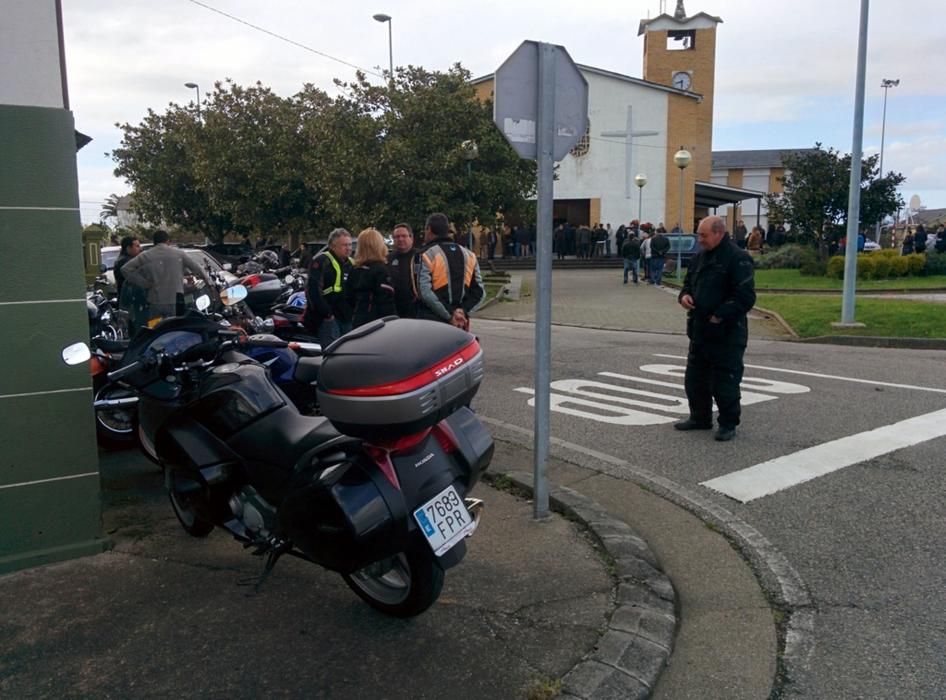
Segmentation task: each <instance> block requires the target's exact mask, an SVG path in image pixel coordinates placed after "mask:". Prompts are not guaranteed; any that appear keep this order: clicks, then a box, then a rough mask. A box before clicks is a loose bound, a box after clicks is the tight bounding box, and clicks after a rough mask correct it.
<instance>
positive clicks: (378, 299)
mask: <svg viewBox="0 0 946 700" xmlns="http://www.w3.org/2000/svg"><path fill="white" fill-rule="evenodd" d="M387 263H388V247H387V246H386V245H385V244H384V238H382V237H381V234H380V233H379V232H378V231H377V230H375V229H373V228H368V229H365V230H364V231H362V232H361V233H359V234H358V247H357V250H356V251H355V260H354V266H355V267H354V269H353V270H352V271H351V274H349V275H348V280H347V281H346V282H345V298H346V299H347V300H348V304H349V305H350V306H351V308H353V309H354V315H353V317H352V328H357V327H358V326H362V325H364V324H366V323H368V322H369V321H374V320H375V319H377V318H384V317H385V316H394V315H395V314H396V311H395V307H394V285H393V283H392V282H391V278H390V277H389V274H388V264H387Z"/></svg>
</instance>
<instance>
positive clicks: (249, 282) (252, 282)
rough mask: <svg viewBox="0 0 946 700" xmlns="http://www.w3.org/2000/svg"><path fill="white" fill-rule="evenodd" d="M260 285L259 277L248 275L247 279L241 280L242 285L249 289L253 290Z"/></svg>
mask: <svg viewBox="0 0 946 700" xmlns="http://www.w3.org/2000/svg"><path fill="white" fill-rule="evenodd" d="M259 283H260V277H259V275H247V276H246V277H244V278H243V279H241V280H240V284H242V285H243V286H244V287H246V288H247V289H253V287H255V286H256V285H258V284H259Z"/></svg>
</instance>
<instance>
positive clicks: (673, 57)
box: [638, 0, 723, 231]
mask: <svg viewBox="0 0 946 700" xmlns="http://www.w3.org/2000/svg"><path fill="white" fill-rule="evenodd" d="M722 21H723V20H722V19H720V18H719V17H714V16H713V15H708V14H706V13H705V12H699V13H697V14H695V15H692V16H687V13H686V9H685V8H684V6H683V0H677V6H676V9H675V10H674V13H673V14H672V15H670V14H667V13H664V14H660V15H658V16H657V17H654V18H653V19H646V20H641V23H640V29H639V30H638V35H643V36H644V76H643V77H644V80H647V81H650V82H652V83H659V84H661V85H666V86H668V87H672V88H675V89H677V90H681V91H684V92H689V93H695V94H697V95H699V96H700V98H701V99H700V100H699V101H698V102H694V101H693V99H692V98H689V99H688V98H684V97H682V96H680V95H679V94H671V95H670V104H669V109H668V112H667V113H668V116H667V121H668V124H667V151H668V153H667V173H668V177H667V198H666V202H667V212H666V216H665V221H667V222H668V226H669V225H670V222H671V221H674V222H675V221H677V219H679V218H680V214H679V197H680V195H679V171H678V169H677V167H676V165H675V164H674V162H673V155H674V153H676V151H677V149H679V148H680V147H681V146H682V147H683V148H686V149H687V150H688V151H690V153H691V155H692V156H693V161H692V163H691V164H690V166H689V167H688V168H687V169H686V170H685V171H684V180H685V187H684V197H685V201H686V203H687V206H686V207H685V220H684V221H683V222H682V225H683V227H684V229H685V230H688V231H689V230H692V226H693V218H694V214H695V212H694V208H693V200H694V187H695V186H694V182H695V181H696V180H701V181H704V182H709V181H710V179H711V176H712V170H713V93H714V89H715V84H716V25H717V24H720V23H721V22H722Z"/></svg>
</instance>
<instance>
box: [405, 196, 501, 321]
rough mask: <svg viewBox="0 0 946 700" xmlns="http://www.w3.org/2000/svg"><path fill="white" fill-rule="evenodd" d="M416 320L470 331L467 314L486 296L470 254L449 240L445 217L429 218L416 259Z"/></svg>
mask: <svg viewBox="0 0 946 700" xmlns="http://www.w3.org/2000/svg"><path fill="white" fill-rule="evenodd" d="M416 260H417V265H416V270H417V274H416V283H417V317H418V318H425V319H430V320H434V321H443V322H444V323H451V324H453V325H454V326H457V327H458V328H462V329H463V330H469V329H470V314H471V313H472V312H473V310H474V309H475V308H476V307H477V306H479V304H480V302H482V301H483V297H484V296H485V294H486V291H485V289H484V288H483V278H482V275H481V274H480V266H479V263H478V262H477V259H476V255H475V254H474V253H473V251H470V250H467V249H466V248H464V247H463V246H461V245H459V244H458V243H456V242H455V241H454V240H453V239H452V238H451V237H450V222H449V221H448V220H447V217H446V215H445V214H440V213H436V214H431V215H430V216H428V217H427V224H426V226H425V228H424V247H423V248H421V250H420V252H419V253H418V255H417V258H416Z"/></svg>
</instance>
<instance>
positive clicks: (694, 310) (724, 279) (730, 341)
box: [674, 216, 755, 441]
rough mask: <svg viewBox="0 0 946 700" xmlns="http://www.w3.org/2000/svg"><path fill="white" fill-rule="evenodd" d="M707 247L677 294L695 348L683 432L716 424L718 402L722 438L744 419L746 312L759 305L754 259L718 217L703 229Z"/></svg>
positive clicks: (701, 234) (700, 231)
mask: <svg viewBox="0 0 946 700" xmlns="http://www.w3.org/2000/svg"><path fill="white" fill-rule="evenodd" d="M696 235H697V240H698V241H699V244H700V246H701V248H702V250H701V251H700V252H699V253H697V254H696V255H695V256H694V257H693V259H692V260H691V261H690V265H689V267H688V268H687V274H686V278H685V279H684V280H683V288H682V289H681V290H680V294H679V296H678V297H677V298H678V301H679V302H680V306H682V307H683V308H684V309H686V310H687V336H688V337H689V338H690V350H689V353H688V354H687V368H686V378H685V380H684V386H685V389H686V395H687V401H688V402H689V404H690V417H689V418H687V419H686V420H683V421H679V422H677V423H674V427H675V428H676V429H677V430H709V429H710V428H712V427H713V400H715V401H716V406H717V408H718V409H719V418H718V421H719V429H718V430H717V431H716V436H715V437H716V440H719V441H727V440H732V439H733V437H735V435H736V426H737V425H739V417H740V405H739V400H740V394H739V383H740V382H741V381H742V373H743V355H744V354H745V352H746V344H747V342H748V339H749V325H748V321H747V319H746V314H747V313H748V312H749V310H750V309H751V308H752V307H753V305H754V304H755V276H754V272H753V265H752V258H751V257H750V256H749V254H748V253H746V252H745V251H744V250H742V249H740V248H739V247H738V246H737V245H736V244H735V243H733V241H732V240H731V239H730V238H729V235H728V234H727V233H726V225H725V224H724V223H723V220H722V219H721V218H720V217H718V216H708V217H706V218H705V219H703V220H702V221H701V222H700V225H699V227H698V228H697V234H696Z"/></svg>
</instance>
